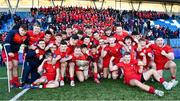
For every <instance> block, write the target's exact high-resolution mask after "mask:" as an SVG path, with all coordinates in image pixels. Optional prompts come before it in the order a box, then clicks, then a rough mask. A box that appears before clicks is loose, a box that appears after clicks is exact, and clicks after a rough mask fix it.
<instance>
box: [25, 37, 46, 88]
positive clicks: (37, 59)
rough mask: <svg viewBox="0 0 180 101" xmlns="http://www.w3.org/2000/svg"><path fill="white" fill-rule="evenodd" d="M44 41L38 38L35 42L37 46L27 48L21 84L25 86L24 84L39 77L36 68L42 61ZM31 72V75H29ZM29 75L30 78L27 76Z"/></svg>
mask: <svg viewBox="0 0 180 101" xmlns="http://www.w3.org/2000/svg"><path fill="white" fill-rule="evenodd" d="M44 49H45V41H44V40H39V41H38V43H37V48H36V49H35V50H34V49H28V50H27V52H26V56H25V63H24V70H23V76H22V85H23V86H24V88H26V84H31V83H33V82H34V81H35V80H36V79H38V78H39V76H40V75H39V73H38V72H37V69H38V67H39V65H40V64H41V63H42V61H43V59H44V54H45V50H44ZM30 74H31V75H30ZM29 76H30V78H29Z"/></svg>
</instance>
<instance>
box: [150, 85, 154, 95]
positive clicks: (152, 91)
mask: <svg viewBox="0 0 180 101" xmlns="http://www.w3.org/2000/svg"><path fill="white" fill-rule="evenodd" d="M148 92H149V93H151V94H154V92H155V89H154V87H152V86H150V87H149V91H148Z"/></svg>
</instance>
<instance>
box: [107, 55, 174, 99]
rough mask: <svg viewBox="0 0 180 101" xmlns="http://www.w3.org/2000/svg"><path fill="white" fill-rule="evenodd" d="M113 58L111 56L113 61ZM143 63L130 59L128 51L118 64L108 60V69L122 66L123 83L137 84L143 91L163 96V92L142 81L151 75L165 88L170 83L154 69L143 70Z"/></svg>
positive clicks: (168, 88) (168, 86) (169, 87)
mask: <svg viewBox="0 0 180 101" xmlns="http://www.w3.org/2000/svg"><path fill="white" fill-rule="evenodd" d="M113 59H114V58H111V61H113ZM144 65H145V64H144V63H143V62H142V61H136V60H132V59H131V56H130V53H129V52H125V53H124V56H123V58H122V61H121V62H119V63H118V64H116V65H114V66H113V64H112V62H110V70H111V71H113V70H117V69H118V68H122V69H123V71H124V83H125V84H128V85H130V86H137V87H139V88H141V89H142V90H144V91H147V92H149V93H152V94H156V95H158V96H163V95H164V92H163V91H160V90H157V89H155V88H154V87H152V86H148V85H146V84H144V83H143V82H145V81H147V80H149V79H150V77H151V76H154V78H155V79H156V80H157V81H158V82H160V83H161V84H162V85H163V86H164V88H165V89H166V90H170V89H171V88H172V85H171V84H170V83H168V82H166V81H165V80H164V78H163V77H162V76H160V75H159V74H158V73H157V71H156V70H155V69H150V70H148V71H146V72H143V73H142V71H143V66H144Z"/></svg>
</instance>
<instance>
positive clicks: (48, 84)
mask: <svg viewBox="0 0 180 101" xmlns="http://www.w3.org/2000/svg"><path fill="white" fill-rule="evenodd" d="M52 59H53V54H52V53H51V52H50V51H47V52H46V54H45V59H44V60H43V62H42V63H41V65H40V66H39V67H38V72H39V73H42V72H43V74H42V76H41V77H40V78H39V79H37V80H36V81H35V82H34V83H32V88H33V87H37V86H38V85H40V84H43V88H56V87H59V82H58V79H59V65H57V64H56V65H53V64H52ZM39 88H42V86H39Z"/></svg>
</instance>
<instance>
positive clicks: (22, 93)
mask: <svg viewBox="0 0 180 101" xmlns="http://www.w3.org/2000/svg"><path fill="white" fill-rule="evenodd" d="M29 89H30V88H27V89H24V90H23V91H21V92H20V93H18V94H17V95H16V96H14V97H13V98H12V99H11V100H9V101H16V100H17V99H19V98H20V97H21V96H22V95H24V94H25V93H26V92H27V91H28V90H29Z"/></svg>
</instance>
